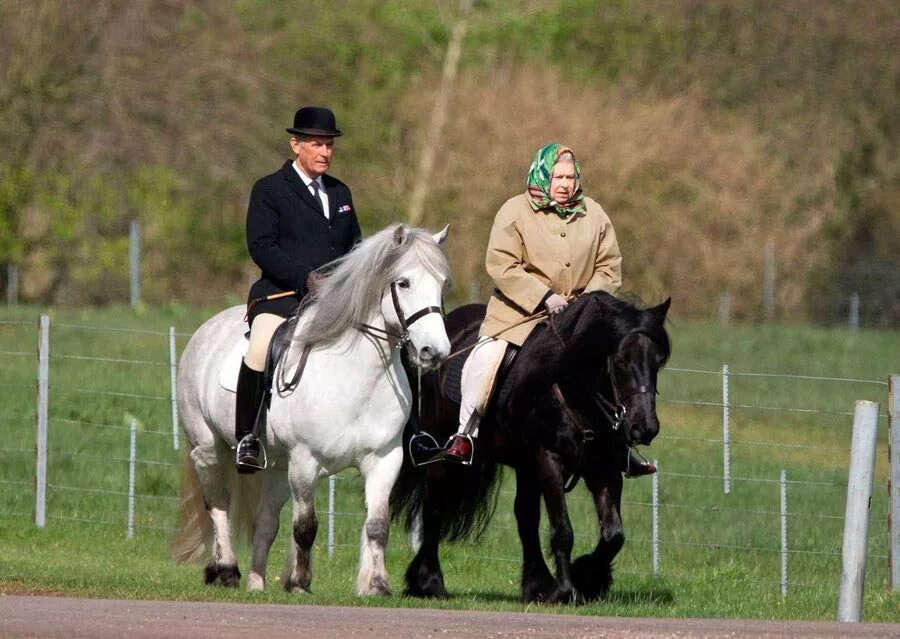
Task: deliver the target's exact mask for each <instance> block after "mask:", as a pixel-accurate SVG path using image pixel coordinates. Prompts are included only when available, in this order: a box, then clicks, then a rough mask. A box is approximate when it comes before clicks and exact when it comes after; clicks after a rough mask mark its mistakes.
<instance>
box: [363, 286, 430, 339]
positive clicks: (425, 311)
mask: <svg viewBox="0 0 900 639" xmlns="http://www.w3.org/2000/svg"><path fill="white" fill-rule="evenodd" d="M391 302H392V303H393V305H394V313H396V314H397V321H399V322H400V332H399V333H397V332H396V331H392V330H390V329H388V328H381V327H380V326H372V325H371V324H363V323H361V322H360V323H358V324H356V329H357V330H358V331H360V332H361V333H365V334H366V335H371V336H372V337H374V338H376V339H380V340H383V341H385V342H388V343H390V342H391V340H394V342H395V343H394V347H395V348H397V349H401V348H403V347H404V346H406V345H407V344H408V343H409V342H410V336H409V327H410V326H412V325H413V324H414V323H416V322H418V321H419V320H420V319H422V318H423V317H425V316H426V315H429V314H431V313H438V314H439V315H441V316H443V314H444V310H443V309H442V308H441V307H440V306H426V307H424V308H420V309H419V310H418V311H416V312H415V313H413V314H412V315H410V316H409V317H406V315H405V314H404V313H403V309H402V308H401V307H400V296H399V295H398V294H397V282H391Z"/></svg>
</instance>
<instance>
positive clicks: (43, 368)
mask: <svg viewBox="0 0 900 639" xmlns="http://www.w3.org/2000/svg"><path fill="white" fill-rule="evenodd" d="M49 395H50V316H49V315H41V317H40V319H39V320H38V380H37V413H36V415H37V428H36V429H35V430H36V434H35V446H34V454H35V464H34V473H35V478H34V491H35V495H34V524H35V526H37V527H38V528H43V527H44V525H45V524H46V523H47V423H48V406H49V401H48V399H49Z"/></svg>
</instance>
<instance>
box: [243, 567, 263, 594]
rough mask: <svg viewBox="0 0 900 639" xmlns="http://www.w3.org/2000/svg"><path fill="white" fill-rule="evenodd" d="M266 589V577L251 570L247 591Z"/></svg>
mask: <svg viewBox="0 0 900 639" xmlns="http://www.w3.org/2000/svg"><path fill="white" fill-rule="evenodd" d="M265 589H266V579H265V577H263V576H262V575H260V574H258V573H255V572H252V571H251V572H250V575H249V576H248V577H247V592H263V591H264V590H265Z"/></svg>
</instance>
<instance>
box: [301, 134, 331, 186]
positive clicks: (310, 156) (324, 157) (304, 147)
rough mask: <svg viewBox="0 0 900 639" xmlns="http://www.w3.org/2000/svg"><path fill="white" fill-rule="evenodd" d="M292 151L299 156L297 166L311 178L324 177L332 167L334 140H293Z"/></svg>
mask: <svg viewBox="0 0 900 639" xmlns="http://www.w3.org/2000/svg"><path fill="white" fill-rule="evenodd" d="M291 149H292V150H293V151H294V155H296V156H297V164H299V165H300V168H301V169H303V172H304V173H306V174H307V175H308V176H309V177H311V178H313V179H315V178H317V177H319V176H320V175H324V174H325V173H326V172H327V171H328V167H330V166H331V153H332V152H333V151H334V138H329V137H319V136H308V137H307V136H304V137H302V138H296V137H292V138H291Z"/></svg>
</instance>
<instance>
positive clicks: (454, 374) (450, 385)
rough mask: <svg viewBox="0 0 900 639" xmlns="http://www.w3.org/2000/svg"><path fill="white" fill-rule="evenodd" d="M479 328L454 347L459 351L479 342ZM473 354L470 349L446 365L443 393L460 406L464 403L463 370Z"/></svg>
mask: <svg viewBox="0 0 900 639" xmlns="http://www.w3.org/2000/svg"><path fill="white" fill-rule="evenodd" d="M478 328H479V327H478V326H475V328H474V330H471V331H469V332H467V333H465V334H464V335H463V337H462V339H460V341H459V342H457V343H455V344H453V347H454V348H455V349H457V350H458V349H460V348H466V347H468V346H472V345H473V344H474V343H475V342H476V341H478ZM471 354H472V349H471V348H470V349H469V350H467V351H466V352H465V353H462V354H461V355H457V356H456V357H454V358H453V359H451V360H449V361H448V362H447V363H446V364H445V365H444V370H443V375H442V376H441V378H442V379H441V391H442V393H443V395H444V397H446V398H447V399H449V400H450V401H451V402H453V403H455V404H459V403H460V402H461V401H462V393H461V392H460V386H461V385H462V369H463V366H464V365H465V363H466V360H467V359H469V355H471Z"/></svg>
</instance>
